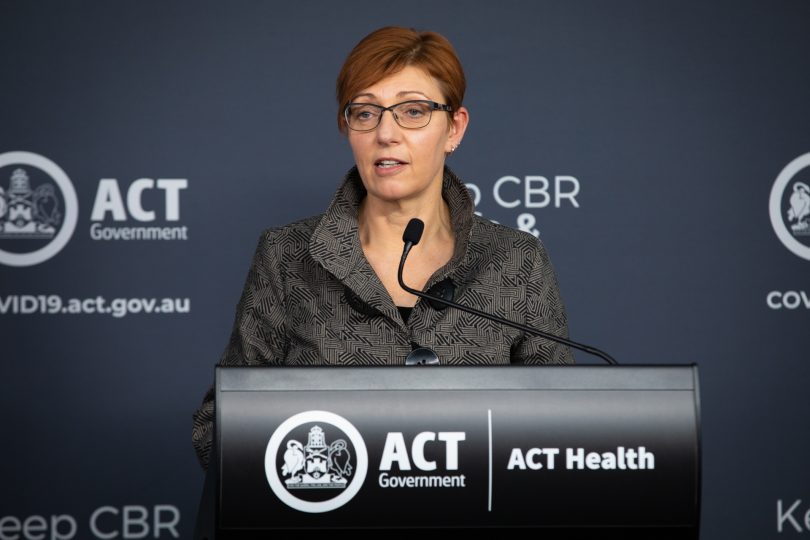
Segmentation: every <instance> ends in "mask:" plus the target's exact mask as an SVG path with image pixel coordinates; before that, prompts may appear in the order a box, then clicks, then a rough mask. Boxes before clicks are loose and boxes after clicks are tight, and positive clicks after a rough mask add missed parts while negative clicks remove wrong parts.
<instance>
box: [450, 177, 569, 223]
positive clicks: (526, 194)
mask: <svg viewBox="0 0 810 540" xmlns="http://www.w3.org/2000/svg"><path fill="white" fill-rule="evenodd" d="M465 185H466V186H467V189H468V190H469V191H470V196H471V197H472V198H473V204H474V205H475V206H476V208H477V207H478V205H479V204H480V203H481V200H482V198H483V197H482V195H483V194H482V192H481V188H479V187H478V186H477V185H476V184H470V183H467V184H465ZM579 192H580V182H579V179H577V178H576V177H574V176H570V175H556V176H554V177H553V178H552V177H546V176H539V175H526V176H522V177H518V176H511V175H506V176H501V177H500V178H498V180H496V181H495V183H494V184H493V186H492V192H491V195H492V199H493V200H494V201H495V203H496V204H497V205H498V206H499V207H501V208H507V209H518V210H517V211H519V212H520V213H519V214H517V215H516V216H515V224H514V225H510V224H509V223H507V225H510V226H512V227H517V228H518V229H519V230H521V231H525V232H527V233H530V234H533V235H534V236H539V235H540V231H539V230H538V229H537V228H535V225H536V224H537V219H536V218H535V215H534V213H533V212H535V211H536V210H537V209H545V208H567V207H571V208H579V201H577V195H579ZM524 210H525V211H524ZM475 213H476V214H477V215H479V216H480V215H482V214H481V212H479V211H476V212H475ZM493 221H494V220H493ZM496 223H497V221H496Z"/></svg>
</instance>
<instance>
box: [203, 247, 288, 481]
mask: <svg viewBox="0 0 810 540" xmlns="http://www.w3.org/2000/svg"><path fill="white" fill-rule="evenodd" d="M274 240H275V236H274V234H273V231H265V233H264V234H263V235H262V237H261V239H260V240H259V245H258V246H257V248H256V253H255V255H254V257H253V262H252V263H251V265H250V271H249V272H248V276H247V281H246V282H245V287H244V290H243V291H242V296H241V298H240V300H239V304H238V306H237V308H236V320H235V322H234V325H233V331H232V332H231V337H230V340H229V342H228V346H227V347H226V349H225V352H224V353H223V354H222V358H221V359H220V361H219V364H220V365H222V366H260V365H281V364H282V363H283V362H284V358H285V356H286V350H287V343H288V340H287V332H286V315H285V313H286V309H285V305H284V302H285V297H284V282H285V279H284V274H283V265H282V264H281V263H280V260H279V257H278V256H277V255H278V254H279V253H280V249H279V246H278V245H277V244H276V242H275V241H274ZM215 416H216V415H215V408H214V388H213V387H211V388H210V389H209V390H208V392H207V393H206V394H205V397H204V398H203V402H202V406H201V407H200V408H199V409H198V410H197V411H196V412H195V413H194V416H193V428H192V434H191V440H192V443H193V445H194V449H195V450H196V452H197V458H198V459H199V460H200V464H201V465H202V467H203V468H204V469H207V468H208V461H209V456H210V453H211V444H212V441H213V434H214V418H215Z"/></svg>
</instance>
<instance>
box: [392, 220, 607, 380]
mask: <svg viewBox="0 0 810 540" xmlns="http://www.w3.org/2000/svg"><path fill="white" fill-rule="evenodd" d="M424 230H425V224H424V222H423V221H422V220H420V219H417V218H414V219H412V220H410V221H409V222H408V225H407V227H405V233H404V234H403V235H402V241H403V242H405V247H404V249H403V250H402V258H401V259H400V260H399V270H398V271H397V280H398V281H399V286H400V287H402V288H403V289H404V290H405V291H407V292H409V293H411V294H413V295H414V296H418V297H420V298H425V299H426V300H432V301H434V302H439V303H440V304H444V305H446V306H450V307H453V308H456V309H460V310H461V311H465V312H467V313H471V314H473V315H477V316H478V317H482V318H484V319H488V320H490V321H495V322H497V323H500V324H503V325H505V326H509V327H512V328H516V329H518V330H521V331H523V332H526V333H527V334H530V335H533V336H538V337H542V338H545V339H548V340H550V341H555V342H557V343H562V344H563V345H568V346H569V347H573V348H574V349H577V350H580V351H582V352H586V353H588V354H591V355H593V356H598V357H599V358H601V359H603V360H604V361H605V362H607V363H608V364H612V365H616V364H617V363H618V362H616V360H614V359H613V357H612V356H610V355H609V354H608V353H606V352H604V351H602V350H600V349H597V348H596V347H591V346H589V345H584V344H582V343H577V342H576V341H571V340H570V339H566V338H563V337H560V336H555V335H554V334H549V333H548V332H543V331H542V330H537V329H536V328H532V327H531V326H526V325H525V324H520V323H516V322H514V321H510V320H509V319H504V318H503V317H498V316H497V315H492V314H490V313H485V312H483V311H480V310H478V309H475V308H471V307H467V306H463V305H461V304H458V303H456V302H453V301H452V300H445V299H444V298H441V297H438V296H433V295H431V294H427V293H424V292H422V291H417V290H416V289H412V288H410V287H408V286H407V285H406V284H405V281H404V280H403V279H402V272H403V270H404V269H405V260H406V259H407V258H408V253H410V251H411V248H412V247H413V246H415V245H416V244H418V243H419V240H421V239H422V233H423V232H424Z"/></svg>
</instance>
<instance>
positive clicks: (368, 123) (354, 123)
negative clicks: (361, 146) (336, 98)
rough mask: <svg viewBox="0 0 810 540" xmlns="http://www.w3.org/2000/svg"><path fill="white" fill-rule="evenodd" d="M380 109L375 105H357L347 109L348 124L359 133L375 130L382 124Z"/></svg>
mask: <svg viewBox="0 0 810 540" xmlns="http://www.w3.org/2000/svg"><path fill="white" fill-rule="evenodd" d="M380 112H381V111H380V109H379V108H378V107H375V106H373V105H364V104H355V105H349V106H348V107H346V122H348V124H349V127H350V128H352V129H356V130H358V131H364V130H368V129H374V128H375V127H377V124H379V122H380Z"/></svg>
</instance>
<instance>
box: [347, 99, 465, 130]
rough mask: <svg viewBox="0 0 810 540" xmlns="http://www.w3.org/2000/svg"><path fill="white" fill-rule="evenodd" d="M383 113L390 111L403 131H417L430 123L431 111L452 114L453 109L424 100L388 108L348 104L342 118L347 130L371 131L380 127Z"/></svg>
mask: <svg viewBox="0 0 810 540" xmlns="http://www.w3.org/2000/svg"><path fill="white" fill-rule="evenodd" d="M385 111H391V114H392V115H393V116H394V120H395V121H396V123H397V124H399V125H400V126H402V127H404V128H405V129H419V128H423V127H425V126H426V125H428V124H429V123H430V117H431V115H432V114H433V111H446V112H452V111H453V108H452V107H450V105H444V104H442V103H436V102H435V101H428V100H426V99H415V100H411V101H403V102H402V103H397V104H395V105H391V106H390V107H383V106H382V105H377V104H375V103H349V104H348V105H346V108H345V109H343V116H344V117H345V118H346V125H348V126H349V129H351V130H353V131H371V130H373V129H376V128H377V126H379V125H380V122H381V121H382V116H383V113H384V112H385Z"/></svg>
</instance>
